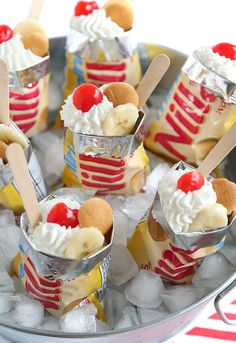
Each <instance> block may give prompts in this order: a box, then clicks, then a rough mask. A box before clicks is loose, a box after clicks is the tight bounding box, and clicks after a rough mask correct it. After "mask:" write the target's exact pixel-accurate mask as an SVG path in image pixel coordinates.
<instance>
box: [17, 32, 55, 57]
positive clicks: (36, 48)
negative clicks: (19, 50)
mask: <svg viewBox="0 0 236 343" xmlns="http://www.w3.org/2000/svg"><path fill="white" fill-rule="evenodd" d="M21 40H22V42H23V44H24V47H25V49H30V50H31V51H32V53H33V54H35V55H37V56H41V57H43V56H46V55H47V54H48V48H49V46H48V39H47V38H46V37H45V36H44V35H43V34H42V33H40V32H29V33H26V34H24V35H23V36H22V38H21Z"/></svg>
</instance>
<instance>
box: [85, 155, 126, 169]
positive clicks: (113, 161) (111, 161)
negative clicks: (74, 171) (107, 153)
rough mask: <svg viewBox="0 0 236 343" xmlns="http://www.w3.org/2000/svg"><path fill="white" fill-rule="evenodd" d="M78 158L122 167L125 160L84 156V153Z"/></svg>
mask: <svg viewBox="0 0 236 343" xmlns="http://www.w3.org/2000/svg"><path fill="white" fill-rule="evenodd" d="M79 159H80V160H81V161H88V162H94V163H101V164H106V165H108V166H112V167H124V165H125V161H124V160H121V159H117V160H116V159H107V158H103V157H93V156H86V155H82V154H80V155H79Z"/></svg>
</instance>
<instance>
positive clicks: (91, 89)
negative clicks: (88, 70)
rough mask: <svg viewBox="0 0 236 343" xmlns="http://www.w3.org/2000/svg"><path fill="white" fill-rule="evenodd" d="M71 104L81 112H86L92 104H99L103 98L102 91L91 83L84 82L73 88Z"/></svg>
mask: <svg viewBox="0 0 236 343" xmlns="http://www.w3.org/2000/svg"><path fill="white" fill-rule="evenodd" d="M72 99H73V104H74V106H75V107H76V108H77V109H78V110H81V111H82V112H88V111H89V110H90V108H91V107H93V105H97V104H100V103H101V102H102V99H103V94H102V92H101V91H100V90H99V89H98V88H97V87H96V86H95V85H93V84H92V83H84V84H83V85H80V86H78V87H77V88H75V90H74V92H73V95H72Z"/></svg>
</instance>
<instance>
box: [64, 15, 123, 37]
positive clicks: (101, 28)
mask: <svg viewBox="0 0 236 343" xmlns="http://www.w3.org/2000/svg"><path fill="white" fill-rule="evenodd" d="M70 27H71V28H72V29H74V30H76V31H78V32H81V33H83V34H85V35H86V36H88V38H89V40H90V41H94V40H96V39H114V38H115V37H119V36H122V35H123V34H124V30H123V29H122V28H121V27H120V26H119V25H117V24H116V23H115V22H113V21H112V20H111V18H110V17H107V16H106V11H105V10H104V9H98V10H94V11H93V12H92V13H90V14H88V15H80V16H74V17H72V18H71V21H70Z"/></svg>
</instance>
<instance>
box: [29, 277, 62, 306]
mask: <svg viewBox="0 0 236 343" xmlns="http://www.w3.org/2000/svg"><path fill="white" fill-rule="evenodd" d="M25 288H26V290H27V291H28V292H29V293H31V294H32V295H34V296H36V297H39V298H41V299H46V300H51V301H57V302H58V301H60V300H61V298H60V297H59V296H58V295H56V294H55V295H53V296H48V295H44V294H41V293H39V292H37V290H35V289H34V288H33V287H32V286H31V284H30V283H29V282H27V281H26V283H25ZM55 291H56V289H55Z"/></svg>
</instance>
